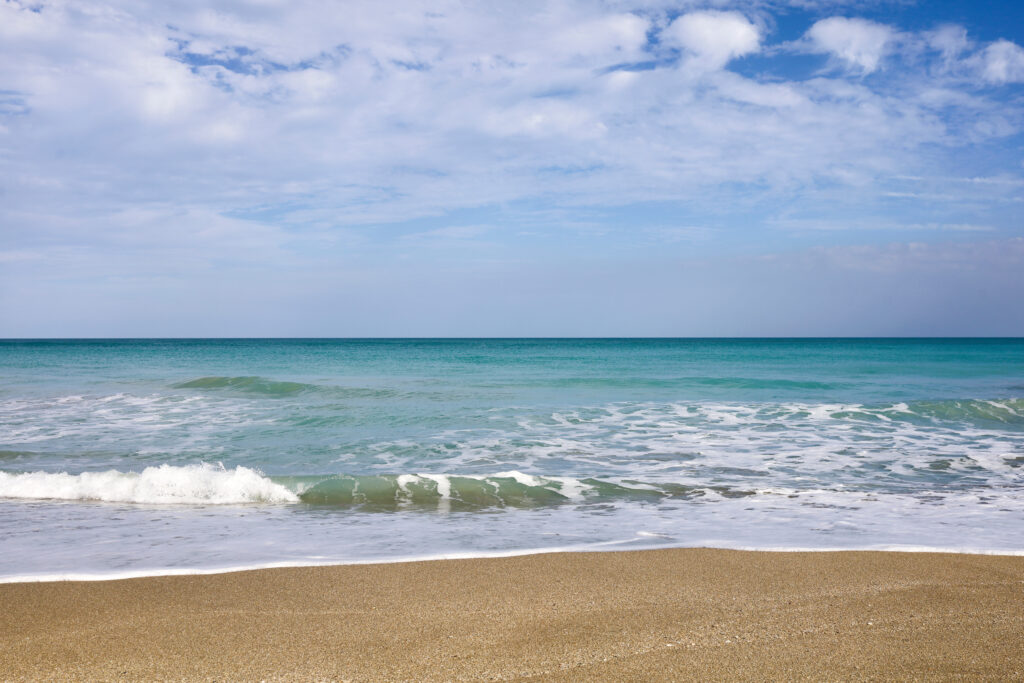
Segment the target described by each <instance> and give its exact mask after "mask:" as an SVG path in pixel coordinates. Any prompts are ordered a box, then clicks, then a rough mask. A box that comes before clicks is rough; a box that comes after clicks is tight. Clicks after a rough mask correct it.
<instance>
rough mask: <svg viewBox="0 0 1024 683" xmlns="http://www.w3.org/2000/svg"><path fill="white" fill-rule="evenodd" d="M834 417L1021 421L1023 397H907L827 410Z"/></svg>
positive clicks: (1022, 418)
mask: <svg viewBox="0 0 1024 683" xmlns="http://www.w3.org/2000/svg"><path fill="white" fill-rule="evenodd" d="M831 417H832V418H834V419H850V420H876V421H877V420H887V421H908V422H914V421H920V420H926V421H934V422H952V423H956V422H966V423H970V424H985V423H993V422H996V423H1003V424H1024V399H1020V398H1010V399H999V400H992V401H983V400H972V399H965V400H946V401H911V402H910V403H907V404H896V405H893V406H889V407H885V408H869V407H866V406H860V407H857V408H852V409H849V410H840V411H836V412H833V413H831Z"/></svg>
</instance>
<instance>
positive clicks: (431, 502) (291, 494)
mask: <svg viewBox="0 0 1024 683" xmlns="http://www.w3.org/2000/svg"><path fill="white" fill-rule="evenodd" d="M750 495H755V492H754V491H747V490H739V489H733V488H730V487H725V486H709V487H696V486H687V485H683V484H671V483H659V484H650V483H644V482H640V481H633V480H625V481H623V482H621V483H615V482H611V481H605V480H600V479H593V478H586V479H576V478H573V477H542V476H536V475H529V474H523V473H522V472H516V471H511V472H499V473H497V474H493V475H478V476H474V475H449V474H398V475H393V474H382V475H362V476H354V475H329V476H299V477H273V478H271V477H267V476H265V475H263V474H262V473H260V472H258V471H256V470H253V469H249V468H247V467H242V466H239V467H236V468H233V469H226V468H224V467H223V466H221V465H210V464H201V465H186V466H181V467H175V466H172V465H160V466H159V467H147V468H146V469H144V470H143V471H142V472H141V473H135V472H120V471H118V470H108V471H106V472H83V473H81V474H68V473H65V472H60V473H53V472H26V473H10V472H0V498H17V499H23V500H78V501H102V502H109V503H139V504H154V505H165V504H178V505H231V504H236V505H237V504H248V503H307V504H311V505H332V506H342V507H348V506H367V507H370V508H377V509H399V508H407V507H416V506H420V507H425V508H441V509H447V510H453V509H478V508H488V507H512V508H529V507H544V506H550V505H559V504H563V503H600V502H612V501H626V500H630V501H659V500H664V499H666V498H674V499H691V498H702V497H705V496H709V497H724V498H735V497H741V496H750Z"/></svg>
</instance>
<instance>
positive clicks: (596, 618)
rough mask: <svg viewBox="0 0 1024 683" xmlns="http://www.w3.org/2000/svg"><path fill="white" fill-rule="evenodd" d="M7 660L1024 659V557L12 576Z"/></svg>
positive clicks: (700, 559)
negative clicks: (85, 578) (89, 578)
mask: <svg viewBox="0 0 1024 683" xmlns="http://www.w3.org/2000/svg"><path fill="white" fill-rule="evenodd" d="M0 677H2V678H3V679H4V680H12V679H13V680H19V679H32V680H40V679H46V680H53V679H65V680H66V679H90V680H113V679H118V680H154V679H158V680H214V679H216V680H261V679H264V680H303V681H305V680H385V679H386V680H416V681H420V680H475V679H492V680H493V679H506V680H507V679H517V678H531V677H532V678H536V679H538V680H576V681H590V680H611V681H629V680H635V681H649V680H693V679H704V680H707V679H720V680H722V679H749V680H766V679H770V680H793V679H813V680H850V679H929V680H949V679H960V680H979V679H989V680H1008V679H1024V557H991V556H979V555H943V554H914V553H877V552H844V553H765V552H737V551H723V550H694V549H684V550H657V551H641V552H617V553H568V554H563V553H560V554H552V555H534V556H527V557H515V558H505V559H480V560H447V561H436V562H417V563H406V564H385V565H366V566H349V567H321V568H303V569H268V570H260V571H249V572H236V573H230V574H220V575H211V576H177V577H155V578H145V579H129V580H121V581H108V582H63V583H35V584H31V583H26V584H7V585H0Z"/></svg>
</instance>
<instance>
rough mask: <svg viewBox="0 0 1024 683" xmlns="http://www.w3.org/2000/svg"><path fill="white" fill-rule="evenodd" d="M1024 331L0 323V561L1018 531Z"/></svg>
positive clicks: (89, 561) (121, 562)
mask: <svg viewBox="0 0 1024 683" xmlns="http://www.w3.org/2000/svg"><path fill="white" fill-rule="evenodd" d="M1022 475H1024V340H1019V339H1016V340H960V339H956V340H860V339H858V340H662V339H652V340H576V339H566V340H111V341H103V340H90V341H70V340H68V341H64V340H46V341H2V342H0V513H2V514H0V576H6V577H13V576H23V575H37V574H45V575H61V574H73V573H95V574H113V573H117V572H142V573H146V572H160V571H169V570H174V569H201V568H219V567H238V566H265V565H268V564H273V563H291V564H314V563H321V562H325V563H327V562H351V561H364V560H381V559H394V558H409V557H426V556H438V555H479V554H488V553H504V552H520V551H527V550H538V549H550V548H562V547H569V548H583V547H598V548H630V547H648V546H653V545H677V546H687V545H714V546H720V547H759V548H791V547H801V548H855V547H856V548H868V547H930V548H941V549H948V550H963V549H969V550H981V551H1001V552H1007V551H1009V552H1018V551H1024V496H1022V495H1021V494H1022V493H1024V486H1022V483H1024V482H1022Z"/></svg>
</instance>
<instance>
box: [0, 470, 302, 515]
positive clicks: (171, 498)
mask: <svg viewBox="0 0 1024 683" xmlns="http://www.w3.org/2000/svg"><path fill="white" fill-rule="evenodd" d="M0 498H20V499H36V500H83V501H84V500H94V501H104V502H110V503H150V504H193V505H194V504H206V505H230V504H239V503H294V502H297V501H298V500H299V498H298V496H297V495H296V494H294V493H292V492H291V491H289V490H288V489H287V488H285V487H284V486H281V485H280V484H276V483H274V482H272V481H271V480H270V479H268V478H266V477H265V476H263V475H262V474H261V473H259V472H257V471H256V470H252V469H249V468H248V467H241V466H239V467H235V468H233V469H226V468H224V467H223V466H221V465H211V464H207V463H204V464H200V465H184V466H178V467H176V466H173V465H160V466H159V467H147V468H146V469H144V470H142V472H140V473H136V472H119V471H117V470H108V471H106V472H83V473H81V474H68V473H66V472H59V473H54V472H26V473H22V474H11V473H7V472H0Z"/></svg>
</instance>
